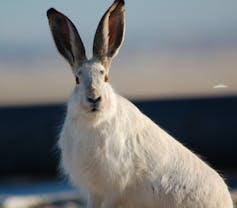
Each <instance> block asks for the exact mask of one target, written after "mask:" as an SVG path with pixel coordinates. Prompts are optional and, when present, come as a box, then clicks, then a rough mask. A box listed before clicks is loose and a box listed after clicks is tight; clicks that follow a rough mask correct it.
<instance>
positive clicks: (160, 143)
mask: <svg viewBox="0 0 237 208" xmlns="http://www.w3.org/2000/svg"><path fill="white" fill-rule="evenodd" d="M72 97H73V99H71V100H70V101H69V103H68V112H67V117H66V121H65V124H64V127H63V131H62V134H61V137H60V140H59V146H60V149H61V150H62V163H63V164H62V165H63V167H64V169H65V172H66V173H67V174H68V175H69V176H70V178H71V180H72V181H73V182H74V183H75V184H77V185H81V186H82V187H84V188H85V190H89V192H90V194H92V196H96V198H99V199H98V201H99V203H101V202H102V201H104V200H105V201H104V203H111V204H112V205H111V204H110V205H109V206H106V207H116V206H117V204H122V205H123V207H131V208H134V207H144V208H145V207H147V208H158V207H162V208H163V207H165V208H169V207H170V208H176V207H177V208H190V207H192V208H201V207H205V208H227V207H230V208H231V207H232V202H231V199H230V195H229V192H228V189H227V186H226V185H225V183H224V182H223V180H222V178H221V177H220V176H219V175H218V174H217V173H216V172H215V171H214V170H213V169H211V168H210V167H209V166H207V165H206V164H205V163H204V162H203V161H201V160H200V159H199V158H198V157H197V156H196V155H194V154H193V153H192V152H191V151H189V150H188V149H187V148H185V147H184V146H183V145H182V144H180V143H179V142H177V141H176V140H175V139H173V138H172V137H171V136H170V135H168V134H167V133H166V132H165V131H163V130H162V129H161V128H160V127H159V126H157V125H156V124H155V123H153V122H152V121H151V120H150V119H149V118H148V117H146V116H145V115H144V114H142V113H141V112H140V111H139V110H138V109H137V108H136V107H135V106H134V105H133V104H132V103H130V102H129V101H127V100H126V99H124V98H122V97H120V96H118V95H115V94H114V99H115V100H114V101H115V102H114V103H116V106H114V107H115V109H116V110H114V111H112V112H111V113H108V114H107V115H106V116H103V117H100V118H96V117H95V118H91V117H90V118H87V119H85V117H80V115H77V112H78V110H77V103H78V102H77V100H75V99H74V96H72ZM75 115H76V116H75ZM98 119H99V120H98ZM100 200H101V201H100ZM108 201H109V202H108ZM115 205H116V206H115ZM97 206H98V207H99V205H97ZM97 206H95V207H97Z"/></svg>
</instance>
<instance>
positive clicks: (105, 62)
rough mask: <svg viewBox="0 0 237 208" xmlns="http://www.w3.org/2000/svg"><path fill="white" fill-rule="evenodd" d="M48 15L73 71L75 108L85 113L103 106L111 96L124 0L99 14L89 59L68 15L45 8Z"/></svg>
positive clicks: (92, 111) (63, 54)
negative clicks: (111, 74)
mask: <svg viewBox="0 0 237 208" xmlns="http://www.w3.org/2000/svg"><path fill="white" fill-rule="evenodd" d="M47 16H48V20H49V26H50V29H51V33H52V36H53V39H54V42H55V45H56V47H57V49H58V51H59V53H60V54H61V55H62V56H63V57H64V58H65V59H66V60H67V61H68V62H69V64H70V66H71V68H72V71H73V74H74V75H75V80H76V87H75V90H74V93H73V96H72V97H73V99H74V100H76V102H77V104H78V105H79V108H78V109H79V110H80V111H81V112H83V113H87V114H93V113H94V114H95V113H96V112H101V111H103V110H105V109H106V108H108V107H109V106H108V105H109V102H110V96H111V86H110V84H109V82H108V73H109V68H110V64H111V61H112V59H113V58H114V57H115V55H116V54H117V53H118V50H119V48H120V47H121V44H122V42H123V38H124V26H125V12H124V0H115V1H114V3H113V4H112V5H111V7H110V8H109V9H108V10H107V11H106V12H105V14H104V16H103V17H102V19H101V21H100V23H99V25H98V28H97V30H96V34H95V38H94V43H93V57H92V58H90V59H87V57H86V53H85V48H84V45H83V42H82V40H81V38H80V35H79V33H78V32H77V29H76V27H75V26H74V24H73V23H72V22H71V21H70V19H69V18H67V17H66V16H65V15H64V14H62V13H60V12H58V11H57V10H55V9H53V8H51V9H49V10H48V11H47Z"/></svg>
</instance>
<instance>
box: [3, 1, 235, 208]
mask: <svg viewBox="0 0 237 208" xmlns="http://www.w3.org/2000/svg"><path fill="white" fill-rule="evenodd" d="M111 3H112V0H103V1H93V0H87V1H83V0H68V1H63V0H58V1H49V0H41V1H30V0H22V1H14V0H13V1H3V2H1V4H0V26H1V29H0V206H2V207H10V206H11V203H13V204H14V205H13V207H15V208H16V204H15V201H14V200H13V202H12V201H11V200H12V199H16V197H21V196H27V197H28V196H44V197H45V196H48V195H49V194H55V193H59V192H60V193H62V192H63V193H65V192H67V193H68V192H70V193H71V192H73V193H74V189H73V187H71V186H70V185H68V184H67V183H66V182H65V181H64V180H63V179H62V178H60V177H59V174H58V173H57V166H58V153H57V151H56V149H55V143H56V141H57V135H58V133H59V132H60V127H61V124H62V122H63V118H64V115H65V108H66V105H65V104H66V100H67V98H68V96H69V95H70V93H71V91H72V89H73V87H74V85H75V81H74V77H73V75H72V73H71V71H70V67H69V65H68V64H67V63H66V61H65V60H64V59H63V58H62V57H61V56H60V55H59V54H58V52H57V50H56V48H55V46H54V43H53V40H52V37H51V34H50V31H49V27H48V22H47V18H46V11H47V9H49V8H50V7H54V8H56V9H58V10H59V11H61V12H63V13H64V14H66V15H67V16H68V17H69V18H70V19H71V20H72V21H73V22H74V24H75V25H76V26H77V28H78V31H79V33H80V35H81V38H82V40H83V42H84V44H85V47H86V49H87V54H88V56H91V54H92V43H93V38H94V33H95V30H96V27H97V25H98V22H99V20H100V18H101V17H102V15H103V13H104V12H105V10H106V9H107V8H108V7H109V6H110V5H111ZM236 11H237V1H235V0H226V1H222V0H199V1H188V0H174V1H171V0H167V1H161V0H150V1H149V2H145V1H142V0H127V1H126V13H127V14H126V20H127V25H126V36H125V42H124V44H123V47H122V48H121V50H120V53H119V54H118V56H117V57H116V59H115V60H114V62H113V64H112V67H111V71H110V82H111V83H112V85H113V87H114V88H115V89H116V91H117V92H119V93H120V94H122V95H123V96H125V97H127V98H129V99H131V100H132V101H133V102H134V103H135V104H136V105H137V106H138V107H139V108H140V109H141V110H142V111H143V112H144V113H145V114H147V115H148V116H150V117H151V118H152V119H153V120H154V121H156V122H157V123H158V124H159V125H160V126H161V127H163V128H164V129H166V130H167V131H168V132H169V133H171V134H172V135H173V136H174V137H176V138H177V139H178V140H180V141H181V142H183V143H185V144H186V146H188V147H189V148H191V149H192V150H194V151H195V152H196V153H198V154H200V155H202V156H203V158H204V159H205V160H206V161H208V163H210V164H211V165H212V166H213V167H215V168H216V169H218V170H219V171H220V173H222V174H223V175H224V176H225V177H226V180H227V183H228V184H229V186H230V187H231V189H234V188H237V174H236V168H237V156H236V146H237V138H236V127H237V126H236V124H237V13H236ZM54 196H55V195H54ZM14 197H15V198H14ZM46 198H47V197H46ZM46 198H44V201H47V200H48V198H47V199H46ZM56 198H57V197H56ZM18 199H19V200H21V198H17V200H18ZM37 200H38V199H37ZM28 201H29V200H28ZM17 204H18V205H19V204H21V201H20V202H19V201H17ZM23 204H24V203H23ZM26 206H27V205H25V204H24V205H23V207H26Z"/></svg>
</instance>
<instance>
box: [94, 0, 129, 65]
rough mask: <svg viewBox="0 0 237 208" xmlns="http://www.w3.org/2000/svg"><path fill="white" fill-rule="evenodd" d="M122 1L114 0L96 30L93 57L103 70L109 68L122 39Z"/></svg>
mask: <svg viewBox="0 0 237 208" xmlns="http://www.w3.org/2000/svg"><path fill="white" fill-rule="evenodd" d="M124 10H125V9H124V0H115V1H114V3H113V4H112V5H111V7H110V8H109V9H108V10H107V11H106V12H105V14H104V16H103V17H102V19H101V20H100V23H99V25H98V28H97V30H96V34H95V38H94V45H93V55H94V57H95V58H97V59H99V60H100V61H101V63H102V64H103V65H104V66H105V68H109V66H110V63H111V61H112V58H113V57H115V55H116V54H117V53H118V51H119V48H120V47H121V44H122V42H123V39H124V31H125V11H124Z"/></svg>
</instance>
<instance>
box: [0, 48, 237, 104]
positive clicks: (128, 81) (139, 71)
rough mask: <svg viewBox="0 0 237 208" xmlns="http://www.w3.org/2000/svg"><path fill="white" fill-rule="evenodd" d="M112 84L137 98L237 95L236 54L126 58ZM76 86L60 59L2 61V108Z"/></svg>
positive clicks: (47, 99)
mask: <svg viewBox="0 0 237 208" xmlns="http://www.w3.org/2000/svg"><path fill="white" fill-rule="evenodd" d="M121 54H122V55H121V56H119V57H117V58H116V59H115V61H114V63H113V65H112V67H111V73H110V81H111V83H112V86H114V88H115V89H116V91H118V92H119V93H120V94H122V95H124V96H126V97H130V98H135V99H152V98H158V99H159V98H160V99H162V98H170V97H172V98H174V97H178V98H179V97H199V96H202V97H203V96H222V95H224V96H226V95H236V94H237V81H236V74H237V71H236V70H237V59H236V57H237V50H236V49H235V48H219V49H197V50H191V49H180V50H178V49H175V50H163V51H154V52H151V51H149V53H144V55H141V53H140V52H139V53H136V52H135V51H131V52H126V53H122V52H121ZM73 87H74V77H73V75H72V73H71V71H70V67H69V65H68V64H67V63H66V62H65V61H64V60H63V59H62V58H61V57H60V56H59V55H56V52H55V56H53V57H44V58H42V59H41V60H38V59H36V60H28V61H19V62H17V61H14V62H11V61H9V60H8V61H4V60H2V61H1V62H0V105H16V104H32V103H57V102H62V101H65V100H66V99H67V97H68V96H69V94H70V92H71V91H72V89H73Z"/></svg>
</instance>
